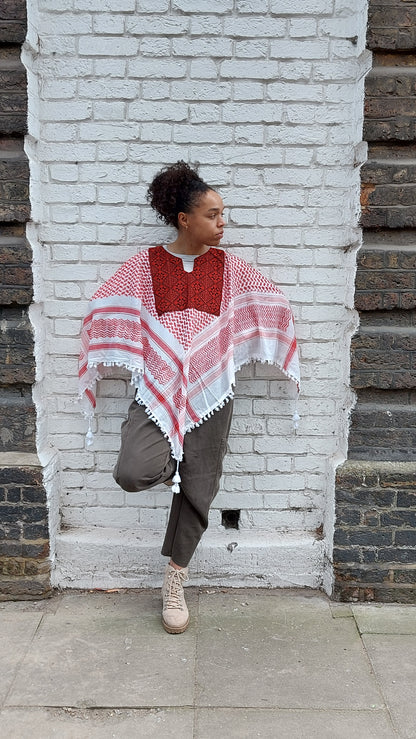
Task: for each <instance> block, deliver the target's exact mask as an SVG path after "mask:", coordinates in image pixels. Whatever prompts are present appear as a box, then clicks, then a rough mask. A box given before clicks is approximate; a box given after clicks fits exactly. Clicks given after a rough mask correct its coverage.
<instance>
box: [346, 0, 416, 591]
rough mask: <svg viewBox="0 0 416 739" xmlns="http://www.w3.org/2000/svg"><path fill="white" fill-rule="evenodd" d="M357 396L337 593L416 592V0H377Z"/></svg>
mask: <svg viewBox="0 0 416 739" xmlns="http://www.w3.org/2000/svg"><path fill="white" fill-rule="evenodd" d="M367 40H368V46H369V48H370V49H372V51H373V69H372V70H371V72H370V74H369V75H368V77H367V80H366V95H365V125H364V137H365V138H366V140H367V141H368V145H369V159H368V162H367V163H366V164H365V165H364V167H363V168H362V173H361V179H362V198H361V200H362V225H363V227H364V244H363V247H362V249H361V251H360V253H359V255H358V261H357V276H356V293H355V306H356V308H357V310H358V311H359V314H360V327H359V330H358V333H357V334H356V336H355V337H353V340H352V345H351V384H352V386H353V387H354V388H355V390H356V393H357V404H356V407H355V409H354V411H353V414H352V419H351V429H350V435H349V447H348V462H347V463H346V464H345V465H343V466H342V467H341V468H340V469H339V470H338V475H337V482H336V529H335V540H334V568H335V597H338V598H341V599H343V600H368V599H376V600H381V601H383V600H384V601H395V600H397V601H404V602H414V601H416V578H415V564H416V499H415V490H416V413H415V407H416V406H415V402H416V124H415V99H416V98H415V92H416V67H415V64H414V59H415V56H414V53H415V51H416V2H413V1H412V0H370V5H369V26H368V34H367Z"/></svg>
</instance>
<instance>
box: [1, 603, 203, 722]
mask: <svg viewBox="0 0 416 739" xmlns="http://www.w3.org/2000/svg"><path fill="white" fill-rule="evenodd" d="M188 602H189V608H190V613H191V618H192V619H193V621H194V622H195V612H196V604H197V593H196V592H195V591H193V593H190V595H189V597H188ZM195 645H196V630H195V628H193V629H192V628H190V629H189V630H188V631H187V632H185V634H181V635H180V638H178V637H177V636H176V638H175V635H171V634H167V633H166V632H165V631H164V630H163V628H162V625H161V616H160V593H159V592H155V591H151V590H149V591H145V592H142V593H140V594H134V593H132V594H129V595H128V597H126V596H125V595H123V596H122V597H121V598H120V597H119V598H117V597H115V595H113V596H109V595H104V594H97V596H95V595H90V596H89V597H85V596H83V595H75V596H68V597H64V598H63V599H62V600H61V602H60V605H59V608H58V609H57V611H56V613H55V614H49V613H47V614H44V616H43V618H42V623H41V625H40V627H39V629H38V631H37V633H36V636H35V638H34V639H33V642H32V644H31V646H30V648H29V649H28V651H27V653H26V655H25V657H24V659H23V660H22V662H21V664H20V668H19V670H18V673H17V676H16V679H15V682H14V684H13V687H12V690H11V691H10V694H9V696H8V699H7V702H6V705H8V706H23V705H27V706H72V707H79V708H83V707H118V708H123V707H127V708H129V707H134V708H140V707H152V706H185V707H186V706H191V705H192V704H193V688H194V667H195Z"/></svg>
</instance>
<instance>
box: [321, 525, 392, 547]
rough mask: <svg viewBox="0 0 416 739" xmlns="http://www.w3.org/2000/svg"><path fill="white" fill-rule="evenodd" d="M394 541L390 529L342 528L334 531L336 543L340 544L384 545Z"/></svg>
mask: <svg viewBox="0 0 416 739" xmlns="http://www.w3.org/2000/svg"><path fill="white" fill-rule="evenodd" d="M392 543H393V535H392V533H391V532H390V531H382V530H381V531H373V530H372V529H368V528H367V529H365V528H359V529H351V530H349V529H340V528H337V529H336V530H335V533H334V544H336V545H338V546H340V545H344V546H354V545H356V546H361V547H384V546H388V545H391V544H392Z"/></svg>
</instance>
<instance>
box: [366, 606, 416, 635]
mask: <svg viewBox="0 0 416 739" xmlns="http://www.w3.org/2000/svg"><path fill="white" fill-rule="evenodd" d="M351 609H352V612H353V615H354V618H355V620H356V622H357V626H358V628H359V631H360V634H416V606H413V605H403V606H400V605H396V604H390V603H383V604H377V605H375V604H371V605H370V604H368V605H364V604H363V605H353V606H352V607H351Z"/></svg>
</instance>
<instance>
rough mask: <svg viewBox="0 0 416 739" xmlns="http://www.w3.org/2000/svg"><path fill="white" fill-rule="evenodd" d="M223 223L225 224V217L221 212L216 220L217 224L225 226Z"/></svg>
mask: <svg viewBox="0 0 416 739" xmlns="http://www.w3.org/2000/svg"><path fill="white" fill-rule="evenodd" d="M225 224H226V220H225V218H224V214H222V215H220V217H219V220H218V225H219V226H225Z"/></svg>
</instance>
